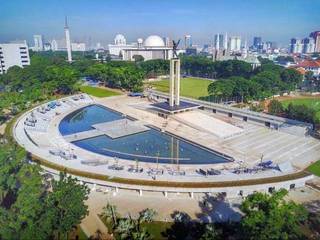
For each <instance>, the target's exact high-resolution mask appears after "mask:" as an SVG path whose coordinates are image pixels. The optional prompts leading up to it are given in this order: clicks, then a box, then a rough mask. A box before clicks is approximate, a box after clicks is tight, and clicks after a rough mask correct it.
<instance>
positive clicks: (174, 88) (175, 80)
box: [169, 41, 180, 107]
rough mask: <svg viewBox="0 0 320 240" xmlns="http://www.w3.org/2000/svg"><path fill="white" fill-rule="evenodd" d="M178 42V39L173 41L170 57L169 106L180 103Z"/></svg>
mask: <svg viewBox="0 0 320 240" xmlns="http://www.w3.org/2000/svg"><path fill="white" fill-rule="evenodd" d="M178 44H179V41H178V43H175V42H174V41H173V58H171V59H170V95H169V106H170V107H174V106H179V105H180V59H179V57H178V55H177V52H176V50H177V46H178Z"/></svg>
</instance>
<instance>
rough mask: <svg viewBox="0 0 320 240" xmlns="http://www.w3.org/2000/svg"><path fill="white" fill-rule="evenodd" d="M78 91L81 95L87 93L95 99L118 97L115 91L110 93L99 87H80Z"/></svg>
mask: <svg viewBox="0 0 320 240" xmlns="http://www.w3.org/2000/svg"><path fill="white" fill-rule="evenodd" d="M80 90H81V92H83V93H87V94H89V95H92V96H95V97H111V96H117V95H120V93H118V92H116V91H112V90H109V89H107V88H99V87H91V86H81V87H80Z"/></svg>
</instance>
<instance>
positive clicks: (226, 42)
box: [223, 33, 228, 49]
mask: <svg viewBox="0 0 320 240" xmlns="http://www.w3.org/2000/svg"><path fill="white" fill-rule="evenodd" d="M223 48H224V49H228V34H227V33H226V34H225V35H224V43H223Z"/></svg>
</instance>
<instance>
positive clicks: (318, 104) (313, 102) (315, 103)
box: [281, 97, 320, 119]
mask: <svg viewBox="0 0 320 240" xmlns="http://www.w3.org/2000/svg"><path fill="white" fill-rule="evenodd" d="M281 103H282V105H283V106H284V107H287V106H288V105H289V103H292V104H295V105H303V104H304V105H307V106H310V107H312V108H313V109H315V110H316V111H317V118H318V119H320V97H313V98H311V97H306V98H303V97H299V98H293V99H283V100H281Z"/></svg>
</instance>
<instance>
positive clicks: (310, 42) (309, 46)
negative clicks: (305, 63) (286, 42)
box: [302, 38, 315, 53]
mask: <svg viewBox="0 0 320 240" xmlns="http://www.w3.org/2000/svg"><path fill="white" fill-rule="evenodd" d="M302 43H303V50H302V52H303V53H313V52H314V48H315V44H314V39H313V38H304V39H302Z"/></svg>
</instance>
